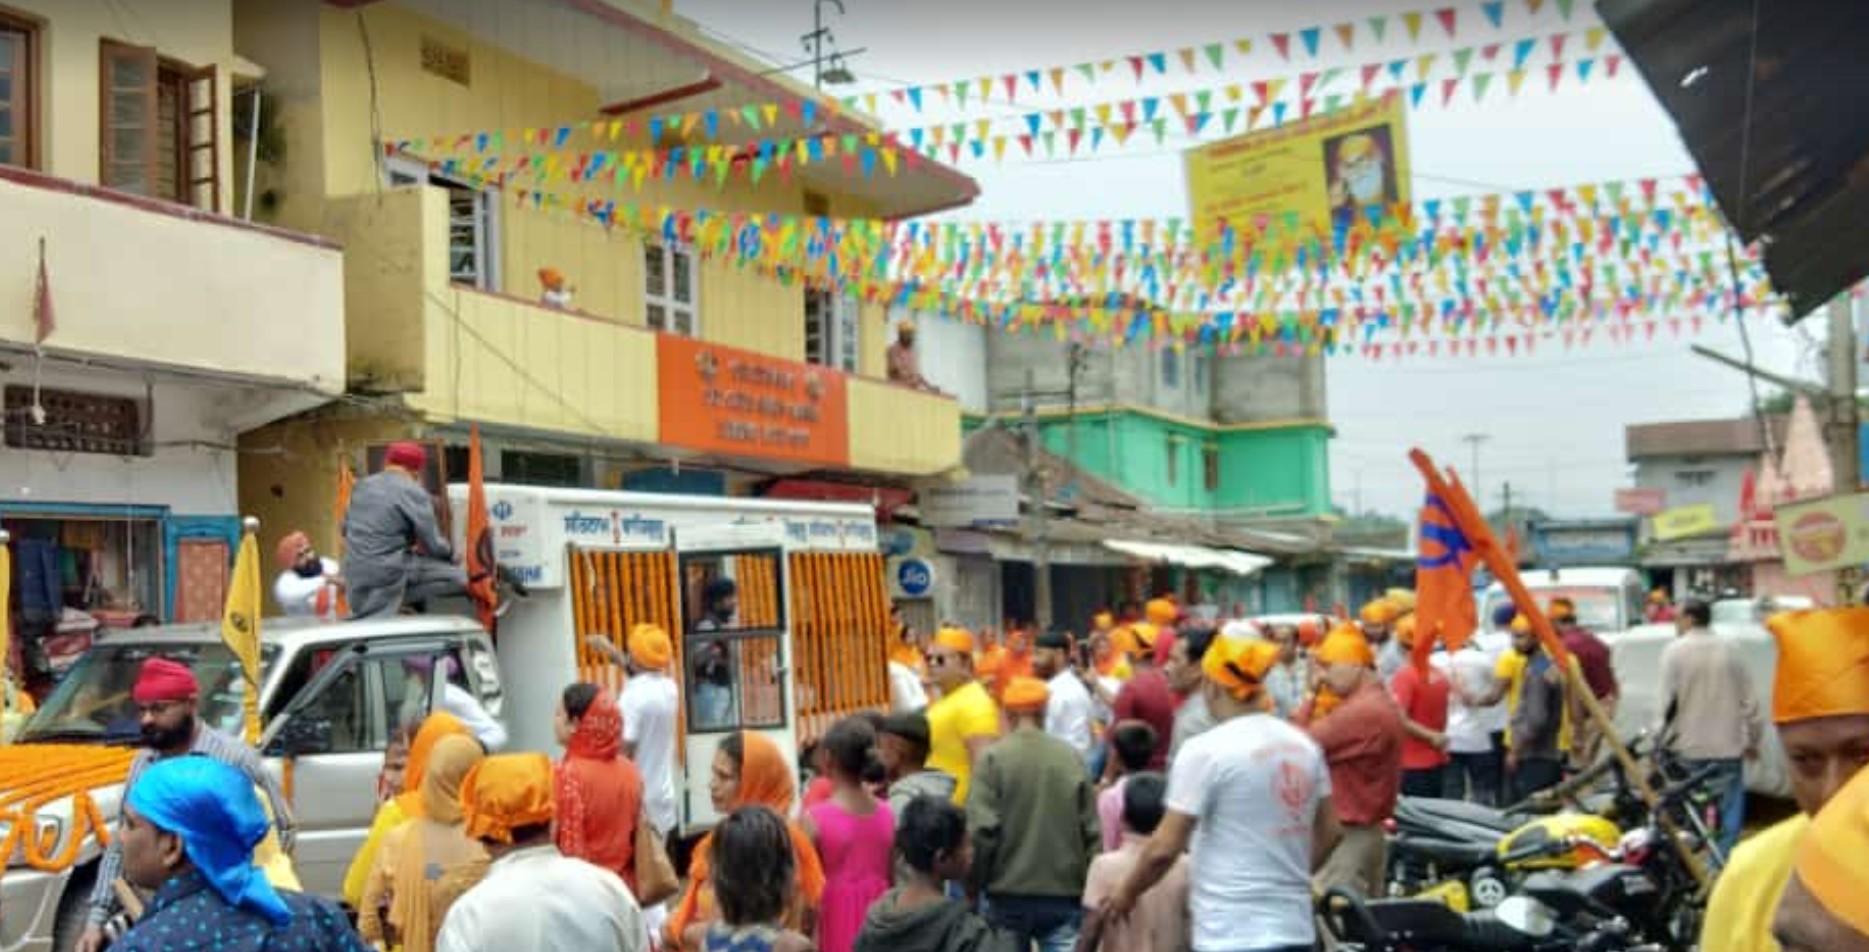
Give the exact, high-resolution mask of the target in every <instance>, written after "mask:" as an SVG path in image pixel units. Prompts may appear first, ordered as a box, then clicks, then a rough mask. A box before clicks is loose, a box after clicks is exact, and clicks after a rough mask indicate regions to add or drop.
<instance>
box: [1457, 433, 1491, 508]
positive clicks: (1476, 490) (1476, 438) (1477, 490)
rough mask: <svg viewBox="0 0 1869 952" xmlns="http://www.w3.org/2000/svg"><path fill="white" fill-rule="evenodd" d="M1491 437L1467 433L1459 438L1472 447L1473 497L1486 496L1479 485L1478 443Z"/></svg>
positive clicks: (1483, 497)
mask: <svg viewBox="0 0 1869 952" xmlns="http://www.w3.org/2000/svg"><path fill="white" fill-rule="evenodd" d="M1491 439H1492V437H1490V436H1487V435H1486V434H1484V433H1468V434H1467V435H1466V436H1463V437H1461V438H1460V441H1461V442H1462V443H1465V444H1467V445H1468V446H1469V447H1471V448H1472V449H1473V498H1475V499H1485V498H1486V494H1485V492H1484V487H1482V486H1481V485H1480V444H1482V443H1485V442H1487V441H1489V440H1491Z"/></svg>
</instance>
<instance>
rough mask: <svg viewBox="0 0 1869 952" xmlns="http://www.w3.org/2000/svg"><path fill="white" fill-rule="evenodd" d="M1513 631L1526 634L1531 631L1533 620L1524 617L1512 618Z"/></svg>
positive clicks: (1516, 616) (1515, 616)
mask: <svg viewBox="0 0 1869 952" xmlns="http://www.w3.org/2000/svg"><path fill="white" fill-rule="evenodd" d="M1512 630H1513V631H1516V632H1518V633H1520V634H1524V633H1525V632H1528V631H1531V630H1532V620H1531V619H1529V618H1526V617H1525V616H1524V615H1513V616H1512Z"/></svg>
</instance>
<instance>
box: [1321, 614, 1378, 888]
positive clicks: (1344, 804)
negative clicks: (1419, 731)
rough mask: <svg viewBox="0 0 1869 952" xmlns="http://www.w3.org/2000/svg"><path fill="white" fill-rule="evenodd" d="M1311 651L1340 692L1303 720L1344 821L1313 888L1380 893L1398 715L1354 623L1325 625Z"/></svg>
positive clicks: (1332, 687)
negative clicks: (1323, 710)
mask: <svg viewBox="0 0 1869 952" xmlns="http://www.w3.org/2000/svg"><path fill="white" fill-rule="evenodd" d="M1313 657H1314V659H1315V660H1316V662H1317V663H1318V664H1319V665H1321V666H1322V667H1323V679H1324V684H1325V686H1326V687H1328V688H1329V689H1330V691H1331V693H1333V694H1335V695H1337V696H1338V697H1341V698H1343V701H1342V703H1340V704H1338V705H1337V706H1336V707H1335V708H1333V709H1332V710H1331V712H1330V713H1329V714H1326V715H1325V716H1323V717H1322V718H1319V719H1318V720H1316V721H1315V722H1313V723H1311V724H1309V725H1304V726H1305V727H1306V728H1307V729H1308V730H1309V731H1310V732H1311V738H1312V739H1313V740H1315V741H1317V745H1318V746H1319V747H1322V748H1323V749H1324V759H1325V761H1327V762H1328V763H1329V764H1330V790H1331V796H1330V798H1331V802H1332V803H1333V804H1334V805H1335V806H1336V809H1337V819H1338V820H1340V821H1341V822H1342V824H1343V839H1341V840H1339V841H1338V842H1337V847H1336V849H1333V850H1331V852H1330V858H1329V859H1327V860H1325V861H1324V866H1323V868H1322V869H1320V870H1318V873H1317V888H1318V890H1319V891H1320V892H1322V891H1324V890H1328V889H1331V888H1333V887H1336V886H1347V887H1349V888H1352V889H1355V890H1357V891H1358V892H1361V893H1362V894H1363V895H1365V896H1380V895H1382V894H1383V886H1384V884H1385V882H1386V880H1387V878H1388V877H1387V870H1388V843H1387V841H1386V840H1385V839H1384V838H1383V832H1382V821H1384V820H1386V819H1388V818H1389V815H1390V814H1391V813H1393V812H1394V811H1395V798H1396V794H1397V792H1398V790H1399V788H1400V786H1401V780H1402V716H1401V714H1400V713H1399V712H1398V711H1396V709H1395V701H1394V700H1393V699H1391V698H1390V697H1389V692H1388V691H1387V690H1385V689H1384V688H1383V686H1382V679H1381V678H1380V677H1378V676H1377V674H1376V653H1375V652H1374V651H1372V650H1371V649H1370V647H1369V640H1368V639H1367V638H1365V637H1364V636H1363V633H1362V632H1361V631H1359V630H1358V629H1356V628H1355V627H1354V626H1351V625H1344V626H1342V627H1340V628H1338V629H1337V630H1335V631H1333V632H1331V633H1330V635H1329V636H1328V637H1326V638H1325V639H1324V641H1323V642H1322V643H1321V644H1319V645H1318V646H1317V650H1316V652H1315V653H1314V655H1313Z"/></svg>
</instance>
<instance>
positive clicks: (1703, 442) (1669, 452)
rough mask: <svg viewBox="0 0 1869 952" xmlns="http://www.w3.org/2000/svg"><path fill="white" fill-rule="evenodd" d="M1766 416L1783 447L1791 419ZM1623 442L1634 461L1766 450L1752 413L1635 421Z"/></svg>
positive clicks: (1775, 438) (1625, 428)
mask: <svg viewBox="0 0 1869 952" xmlns="http://www.w3.org/2000/svg"><path fill="white" fill-rule="evenodd" d="M1766 419H1767V421H1768V422H1769V423H1770V425H1771V427H1772V439H1773V440H1774V442H1775V443H1776V444H1777V445H1778V446H1783V445H1784V441H1785V427H1786V423H1787V420H1788V419H1789V418H1788V417H1785V416H1783V415H1778V416H1771V417H1767V418H1766ZM1623 443H1624V447H1625V451H1626V454H1627V456H1628V458H1629V459H1632V460H1637V459H1645V458H1648V457H1652V456H1756V455H1758V454H1759V453H1762V452H1764V451H1765V444H1764V442H1763V441H1761V440H1760V439H1759V425H1758V422H1757V421H1756V420H1755V419H1754V418H1752V417H1749V416H1746V417H1735V418H1733V419H1730V420H1676V421H1673V422H1669V423H1636V424H1631V425H1629V426H1626V427H1624V428H1623Z"/></svg>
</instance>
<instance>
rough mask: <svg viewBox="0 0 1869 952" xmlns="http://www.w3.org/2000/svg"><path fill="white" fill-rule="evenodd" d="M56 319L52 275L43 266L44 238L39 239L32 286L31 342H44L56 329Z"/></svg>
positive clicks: (36, 344)
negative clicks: (37, 267)
mask: <svg viewBox="0 0 1869 952" xmlns="http://www.w3.org/2000/svg"><path fill="white" fill-rule="evenodd" d="M57 327H58V320H57V318H56V317H54V316H53V313H52V276H51V274H50V273H48V272H47V271H46V267H45V239H44V238H41V239H39V276H38V282H37V283H36V284H35V285H34V286H33V294H32V328H33V330H32V343H33V346H35V347H37V346H38V345H40V344H43V343H45V339H46V338H48V337H51V336H52V331H53V330H55V329H57Z"/></svg>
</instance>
